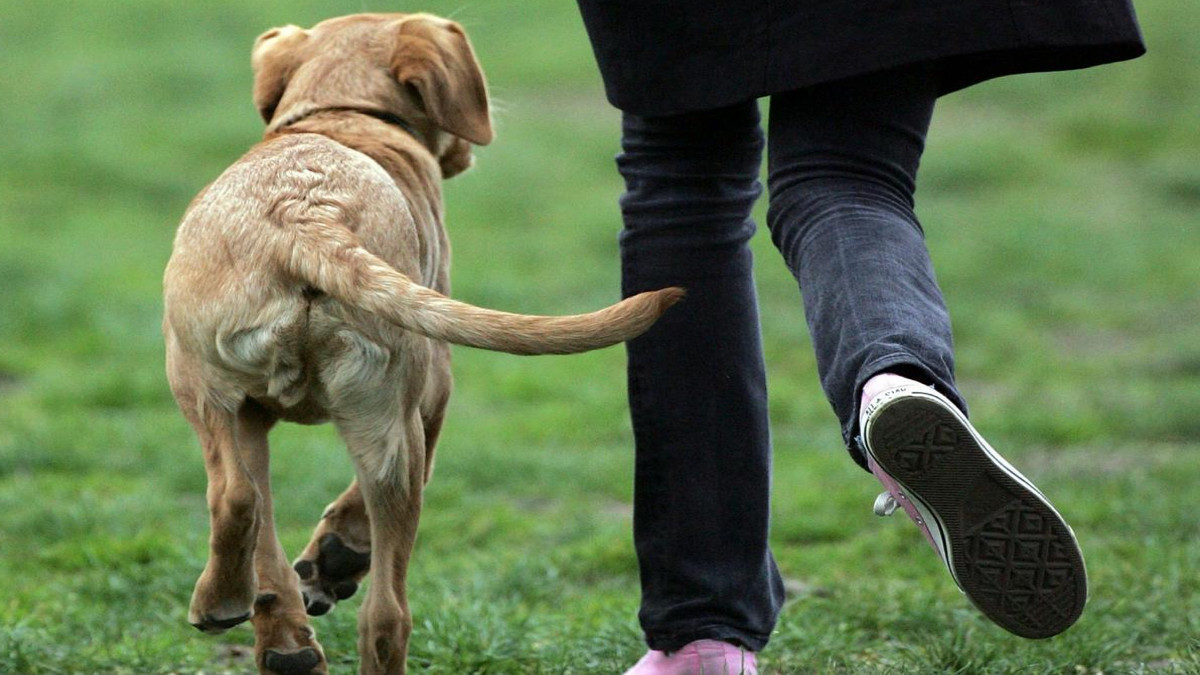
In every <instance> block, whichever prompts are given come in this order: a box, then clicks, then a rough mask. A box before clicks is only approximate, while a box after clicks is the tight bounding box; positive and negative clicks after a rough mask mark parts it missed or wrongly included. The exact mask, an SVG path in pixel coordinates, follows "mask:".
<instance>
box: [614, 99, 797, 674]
mask: <svg viewBox="0 0 1200 675" xmlns="http://www.w3.org/2000/svg"><path fill="white" fill-rule="evenodd" d="M762 144H763V141H762V132H761V130H760V128H759V116H758V108H757V106H756V104H755V103H754V102H747V103H745V104H743V105H737V106H733V107H730V108H724V109H719V110H714V111H709V112H703V113H695V114H688V115H681V116H673V117H664V118H642V117H638V116H634V115H628V114H627V115H625V117H624V121H623V138H622V146H623V152H622V153H621V155H620V156H619V157H618V160H617V161H618V167H619V169H620V171H621V175H622V176H623V177H624V178H625V184H626V192H625V194H624V195H623V196H622V197H621V212H622V216H623V219H624V224H625V229H624V230H623V231H622V233H621V237H620V244H621V263H622V291H623V293H624V294H625V295H626V296H628V295H632V294H634V293H638V292H640V291H644V290H650V289H656V288H662V287H664V286H683V287H685V288H686V289H687V291H688V295H687V297H686V298H685V299H684V301H683V302H681V303H680V304H679V305H677V306H675V307H673V308H672V309H671V311H670V312H667V314H666V315H664V317H663V318H662V319H660V320H659V322H658V323H657V324H656V325H655V326H654V327H653V328H651V329H650V330H649V331H648V332H647V333H646V334H645V335H643V336H641V337H639V338H637V339H635V340H633V341H631V342H630V343H629V345H628V355H629V369H628V374H629V398H630V408H631V415H632V419H633V428H634V438H635V442H636V452H637V458H636V473H635V488H634V540H635V545H636V548H637V553H638V562H639V567H640V571H641V581H642V608H641V611H640V613H639V616H640V619H641V622H642V627H643V629H644V630H645V633H646V640H647V643H648V644H649V646H650V647H651V648H652V649H654V650H659V651H665V652H673V651H676V650H679V649H680V648H682V647H683V646H684V645H686V644H688V643H690V642H693V641H697V640H701V639H706V638H707V639H715V640H723V641H726V642H732V643H737V644H739V645H741V646H743V647H745V648H747V649H749V650H752V651H754V650H758V649H761V648H762V647H763V646H764V645H765V644H766V642H767V639H768V636H769V634H770V632H771V630H772V629H773V627H774V625H775V620H776V617H777V615H778V611H779V607H780V605H781V603H782V599H783V590H782V582H781V579H780V577H779V573H778V571H777V570H776V568H775V563H774V560H773V559H772V557H771V553H770V550H769V549H768V546H767V528H768V516H769V510H770V503H769V485H770V455H771V452H770V437H769V432H768V426H767V392H766V377H765V373H764V366H763V357H762V350H761V340H760V337H759V326H758V310H757V300H756V296H755V290H754V280H753V275H752V259H751V253H750V249H749V248H748V241H749V239H750V237H751V236H752V234H753V232H754V223H753V222H752V221H751V220H750V210H751V207H752V205H753V204H754V202H755V200H756V199H757V197H758V196H759V194H760V192H761V186H760V185H759V182H758V171H759V167H760V162H761V153H762Z"/></svg>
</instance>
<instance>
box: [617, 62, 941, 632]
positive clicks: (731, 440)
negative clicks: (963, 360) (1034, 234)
mask: <svg viewBox="0 0 1200 675" xmlns="http://www.w3.org/2000/svg"><path fill="white" fill-rule="evenodd" d="M936 84H937V80H936V74H935V73H934V72H933V70H932V69H931V68H927V67H917V68H910V69H906V70H902V71H893V72H889V73H883V74H879V75H873V76H868V77H864V78H856V79H854V80H848V81H845V82H840V83H835V84H829V85H823V86H821V87H817V88H812V89H808V90H804V91H799V92H792V93H789V94H785V95H776V96H774V97H772V100H771V119H770V129H769V153H770V159H769V168H770V173H769V186H770V191H771V202H770V210H769V212H768V224H769V226H770V229H771V234H772V238H773V240H774V241H775V243H776V245H777V246H778V247H779V249H780V250H781V251H782V253H783V256H784V259H785V261H786V262H787V264H788V266H789V268H790V269H791V271H792V272H793V273H794V274H795V276H796V278H797V280H798V281H799V283H800V285H801V288H802V294H803V298H804V311H805V315H806V317H807V319H808V322H809V329H810V332H811V335H812V339H813V343H814V347H815V350H816V356H817V363H818V368H819V371H820V374H821V384H822V386H823V387H824V389H825V392H826V394H827V396H828V397H829V400H830V402H831V403H832V405H833V408H834V410H835V412H836V413H837V416H838V418H839V419H840V420H841V423H842V428H843V433H844V436H845V438H846V440H847V443H848V445H850V442H851V440H852V438H853V436H854V434H855V425H856V421H855V417H856V412H857V405H858V403H857V397H858V394H859V391H860V390H861V387H862V385H863V383H864V382H865V381H866V379H868V378H869V377H870V376H871V375H873V374H875V373H877V372H882V371H884V370H889V371H892V372H898V373H900V374H906V375H908V376H909V377H915V378H917V379H921V380H924V381H926V382H930V383H933V384H935V385H936V386H937V387H938V389H939V390H941V391H942V392H943V393H945V394H946V395H947V396H949V397H950V398H951V400H953V401H955V402H956V403H958V404H959V405H960V406H961V405H962V401H961V398H959V397H958V395H957V393H956V392H955V390H954V386H953V354H952V347H951V341H950V329H949V319H948V316H947V314H946V309H945V305H944V303H943V301H942V297H941V292H940V291H939V290H938V287H937V283H936V281H935V280H934V277H933V270H932V267H931V265H930V261H929V256H928V253H927V252H926V249H925V245H924V240H923V236H922V232H921V228H920V225H919V224H918V222H917V220H916V217H915V216H914V215H913V211H912V204H913V200H912V195H913V189H914V180H915V175H916V171H917V165H918V162H919V158H920V155H921V151H922V149H923V146H924V138H925V132H926V130H927V128H928V124H929V119H930V115H931V113H932V110H933V103H934V100H935V99H936V91H937V87H936ZM622 124H623V135H622V148H623V151H622V153H621V154H620V155H619V156H618V158H617V164H618V168H619V170H620V172H621V175H622V176H623V177H624V179H625V184H626V191H625V193H624V195H622V197H621V202H620V204H621V212H622V216H623V219H624V225H625V228H624V230H623V231H622V232H621V235H620V245H621V265H622V291H623V293H624V294H625V295H627V296H628V295H631V294H634V293H637V292H640V291H644V290H650V289H655V288H661V287H663V286H668V285H679V286H684V287H686V288H687V289H688V296H687V298H686V299H685V301H684V302H682V303H680V304H679V305H677V306H676V307H674V308H672V309H671V311H669V312H667V314H666V315H665V316H664V317H663V318H662V319H661V320H660V321H659V322H658V323H657V324H656V325H655V326H654V327H653V328H652V329H651V330H650V331H649V332H647V333H646V334H645V335H643V336H642V337H639V338H637V339H635V340H633V341H631V342H630V343H629V344H628V348H627V349H628V356H629V367H628V377H629V398H630V409H631V414H632V418H633V427H634V437H635V443H636V470H635V496H634V541H635V546H636V548H637V554H638V562H639V568H640V572H641V581H642V608H641V611H640V613H639V617H640V619H641V622H642V627H643V629H644V630H645V633H646V638H647V642H648V644H649V645H650V647H651V648H652V649H658V650H664V651H671V650H674V649H678V648H679V647H682V646H683V645H685V644H687V643H688V642H691V641H694V640H698V639H704V638H709V639H722V640H727V641H730V642H735V643H739V644H742V645H744V646H745V647H747V648H749V649H752V650H759V649H761V648H762V647H763V646H764V645H765V644H766V642H767V640H768V638H769V635H770V633H771V631H772V629H773V628H774V625H775V621H776V618H777V616H778V613H779V608H780V606H781V605H782V602H783V585H782V581H781V579H780V575H779V572H778V570H777V569H776V566H775V562H774V559H773V558H772V555H771V551H770V548H769V546H768V543H767V537H768V529H769V515H770V494H769V490H770V478H771V474H770V472H771V440H770V432H769V428H768V420H767V389H766V375H765V368H764V363H763V356H762V348H761V338H760V335H759V316H758V303H757V300H756V295H755V289H754V279H753V258H752V255H751V252H750V249H749V246H748V243H749V241H750V238H751V237H752V236H753V235H754V232H755V224H754V222H753V221H752V220H751V219H750V211H751V208H752V206H753V205H754V203H755V201H756V200H757V199H758V197H759V195H760V194H761V192H762V186H761V184H760V183H759V179H758V177H759V170H760V167H761V162H762V151H763V146H764V142H763V133H762V130H761V126H760V119H759V111H758V106H757V103H756V102H754V101H747V102H745V103H744V104H738V105H734V106H730V107H726V108H720V109H715V110H710V111H704V112H698V113H689V114H685V115H678V116H671V117H640V116H637V115H632V114H628V113H627V114H625V115H624V116H623V123H622ZM851 447H852V450H851V452H852V454H856V451H855V450H854V449H853V446H852V445H851ZM855 458H856V459H857V460H858V461H860V463H861V461H862V458H861V456H860V455H857V454H856V456H855Z"/></svg>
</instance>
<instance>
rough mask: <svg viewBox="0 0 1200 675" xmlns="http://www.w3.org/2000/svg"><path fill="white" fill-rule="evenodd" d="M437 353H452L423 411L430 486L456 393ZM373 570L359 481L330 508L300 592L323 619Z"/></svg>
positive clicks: (438, 369) (301, 567)
mask: <svg viewBox="0 0 1200 675" xmlns="http://www.w3.org/2000/svg"><path fill="white" fill-rule="evenodd" d="M434 349H435V350H444V351H445V352H447V353H446V354H444V355H442V356H441V359H440V360H435V365H434V367H433V368H432V369H431V373H430V378H431V379H430V383H431V385H432V386H431V388H430V395H429V396H427V397H426V400H425V403H424V404H423V405H422V410H421V425H422V428H423V429H424V431H425V467H424V480H425V482H426V483H428V482H429V479H430V475H431V474H432V472H433V454H434V448H435V447H436V446H437V439H438V436H439V435H440V434H441V430H442V422H443V421H444V420H445V416H446V404H447V401H448V400H449V398H450V389H451V377H450V368H449V363H450V359H449V354H448V352H449V347H448V346H447V345H434ZM370 565H371V523H370V520H369V519H368V518H367V507H366V504H364V503H363V496H362V490H360V489H359V487H358V481H357V480H355V481H352V482H351V483H350V487H348V488H346V490H345V492H343V493H342V494H340V495H338V498H337V499H335V500H334V501H333V503H332V504H330V505H329V506H328V507H326V508H325V512H324V513H323V514H322V515H321V521H320V522H319V523H317V527H316V529H315V530H314V531H313V535H312V538H310V539H309V542H308V546H306V547H305V548H304V551H302V552H301V553H300V555H299V556H298V557H297V558H296V563H295V565H294V567H295V570H296V574H297V575H299V576H300V590H301V592H302V593H303V594H304V604H305V607H306V608H307V609H308V613H309V614H311V615H313V616H320V615H322V614H325V613H326V612H328V611H329V610H331V609H332V608H333V606H334V605H335V604H337V602H338V601H340V600H345V599H347V598H349V597H350V596H352V595H354V593H355V592H356V591H357V590H358V586H359V584H360V583H361V582H362V579H363V577H365V576H366V575H367V571H368V570H369V568H370Z"/></svg>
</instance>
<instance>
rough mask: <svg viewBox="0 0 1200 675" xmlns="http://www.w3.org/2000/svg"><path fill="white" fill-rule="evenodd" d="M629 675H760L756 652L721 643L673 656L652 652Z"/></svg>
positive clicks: (696, 645) (704, 643)
mask: <svg viewBox="0 0 1200 675" xmlns="http://www.w3.org/2000/svg"><path fill="white" fill-rule="evenodd" d="M625 675H758V666H757V664H756V663H755V661H754V652H751V651H746V650H745V649H742V648H741V647H738V646H736V645H731V644H729V643H728V642H721V641H719V640H697V641H695V642H689V643H688V644H687V645H685V646H684V647H683V648H682V649H680V650H679V651H677V652H671V653H670V654H668V653H666V652H659V651H654V650H650V651H648V652H646V655H645V656H643V657H642V658H641V660H640V661H638V662H637V663H636V664H635V665H634V666H633V667H632V668H630V669H629V670H627V671H625Z"/></svg>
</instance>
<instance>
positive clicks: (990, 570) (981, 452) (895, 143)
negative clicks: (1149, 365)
mask: <svg viewBox="0 0 1200 675" xmlns="http://www.w3.org/2000/svg"><path fill="white" fill-rule="evenodd" d="M936 77H937V73H936V70H935V69H934V68H933V67H931V66H916V67H910V68H905V69H901V70H895V71H890V72H885V73H879V74H875V75H871V76H867V77H862V78H856V79H854V80H848V81H845V82H839V83H834V84H830V85H825V86H822V87H814V88H812V89H809V90H805V91H800V92H794V93H791V94H787V95H784V96H777V97H774V98H773V99H772V102H771V137H770V143H771V147H770V152H771V158H770V166H771V168H770V187H771V209H770V213H769V215H768V220H769V223H770V226H771V231H772V235H773V238H774V241H775V242H776V244H777V245H778V246H779V248H780V250H781V251H782V252H783V253H784V256H785V258H786V259H787V262H788V265H789V266H790V267H791V269H792V271H793V273H794V274H795V275H796V278H797V279H798V280H799V281H800V285H801V289H802V291H803V294H804V304H805V312H806V315H807V318H808V322H809V326H810V331H811V334H812V338H813V343H814V346H815V348H816V352H817V362H818V369H819V370H820V373H821V382H822V385H823V386H824V387H825V391H826V394H827V395H828V396H829V399H830V401H831V402H832V403H833V406H834V409H835V410H836V411H837V413H838V415H839V417H840V418H841V422H842V428H843V432H844V435H845V437H846V440H847V442H848V443H850V442H851V441H853V440H854V437H855V436H856V435H860V437H859V439H858V441H857V442H854V443H852V444H851V449H852V451H853V452H854V453H855V458H856V459H857V460H858V461H859V462H861V463H862V464H863V465H864V466H865V467H867V468H868V470H870V471H871V473H873V474H874V475H875V476H876V477H877V478H878V479H879V480H880V482H881V483H882V484H883V486H884V487H885V488H886V492H884V493H883V494H882V495H880V497H879V499H877V500H876V505H875V508H876V513H878V514H880V515H888V514H890V513H891V512H893V511H895V510H896V509H897V508H902V509H903V510H904V511H905V512H906V513H907V514H908V515H909V516H910V517H911V518H912V519H913V521H914V522H915V523H916V524H917V526H918V527H920V528H921V530H922V532H924V534H925V536H926V538H927V539H928V540H929V543H930V544H931V545H932V546H933V548H934V550H935V551H936V552H937V553H938V555H939V556H940V557H941V559H942V561H943V562H944V563H945V564H946V567H947V569H948V570H949V572H950V574H951V576H952V577H953V578H954V580H955V582H956V583H957V584H958V586H959V588H961V589H962V590H963V592H964V593H966V594H967V597H969V598H970V599H971V601H972V602H973V603H974V604H975V605H976V607H978V608H979V609H980V610H981V611H982V612H983V613H984V614H985V615H987V616H988V618H990V619H992V620H993V621H995V622H996V623H997V624H998V625H1000V626H1002V627H1004V628H1006V629H1007V630H1009V631H1012V632H1014V633H1016V634H1018V635H1022V636H1024V637H1033V638H1043V637H1049V636H1051V635H1055V634H1057V633H1060V632H1062V631H1063V630H1066V628H1067V627H1069V626H1070V625H1071V624H1073V623H1074V622H1075V620H1076V619H1077V618H1078V617H1079V615H1080V613H1081V612H1082V611H1083V606H1084V603H1085V602H1086V600H1087V575H1086V571H1085V570H1084V566H1083V557H1082V554H1081V553H1080V551H1079V546H1078V543H1077V542H1076V541H1075V537H1074V534H1073V533H1072V532H1071V528H1070V527H1069V526H1068V525H1067V523H1066V521H1064V520H1063V518H1062V516H1061V515H1059V513H1058V512H1057V511H1056V510H1055V509H1054V507H1053V506H1052V505H1051V504H1050V502H1049V501H1047V500H1046V498H1045V496H1044V495H1042V493H1041V492H1040V491H1039V490H1038V489H1037V488H1036V487H1034V485H1033V483H1031V482H1030V481H1029V479H1027V478H1026V477H1025V476H1023V475H1021V473H1020V472H1018V471H1017V470H1016V469H1015V468H1013V466H1012V465H1011V464H1010V463H1008V462H1007V461H1005V460H1004V458H1003V457H1001V456H1000V455H999V454H998V453H996V452H995V450H993V449H992V448H991V446H990V445H988V443H987V442H986V441H985V440H984V439H983V437H982V436H980V435H979V433H978V432H977V431H976V430H975V428H974V427H973V426H972V424H971V423H970V422H969V421H967V418H966V415H965V407H964V405H963V402H962V398H961V397H960V396H959V395H958V393H957V392H956V391H955V388H954V379H953V378H954V368H953V347H952V344H951V339H950V322H949V317H948V316H947V313H946V307H945V304H944V302H943V301H942V296H941V292H940V291H939V290H938V286H937V283H936V281H935V280H934V277H933V268H932V265H931V264H930V261H929V256H928V254H927V252H926V250H925V245H924V240H923V236H922V232H921V228H920V225H919V224H918V223H917V220H916V217H915V216H914V215H913V211H912V207H913V198H912V197H913V191H914V188H915V180H916V172H917V165H918V163H919V160H920V156H921V151H922V149H923V146H924V139H925V132H926V130H927V129H928V125H929V121H930V117H931V115H932V112H933V103H934V100H935V99H936V85H937V80H936ZM926 385H931V386H932V388H931V386H926ZM860 395H861V399H860Z"/></svg>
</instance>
